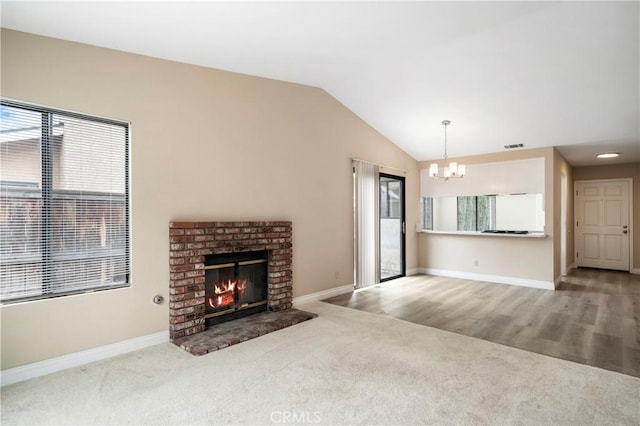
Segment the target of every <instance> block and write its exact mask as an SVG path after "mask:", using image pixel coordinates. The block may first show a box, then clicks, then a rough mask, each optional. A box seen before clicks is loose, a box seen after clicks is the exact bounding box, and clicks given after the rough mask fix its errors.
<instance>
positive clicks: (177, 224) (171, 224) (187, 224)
mask: <svg viewBox="0 0 640 426" xmlns="http://www.w3.org/2000/svg"><path fill="white" fill-rule="evenodd" d="M194 226H195V225H194V223H193V222H169V228H193V227H194Z"/></svg>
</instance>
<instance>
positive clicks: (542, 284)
mask: <svg viewBox="0 0 640 426" xmlns="http://www.w3.org/2000/svg"><path fill="white" fill-rule="evenodd" d="M419 270H420V273H423V274H428V275H438V276H442V277H451V278H462V279H465V280H475V281H487V282H491V283H498V284H509V285H518V286H521V287H533V288H541V289H545V290H555V288H556V287H555V284H554V283H553V282H551V281H540V280H530V279H528V278H516V277H505V276H501V275H488V274H476V273H474V272H461V271H449V270H446V269H433V268H419Z"/></svg>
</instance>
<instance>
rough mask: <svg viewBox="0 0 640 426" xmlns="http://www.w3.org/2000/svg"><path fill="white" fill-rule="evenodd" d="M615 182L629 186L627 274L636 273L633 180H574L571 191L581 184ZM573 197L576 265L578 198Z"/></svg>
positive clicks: (576, 259)
mask: <svg viewBox="0 0 640 426" xmlns="http://www.w3.org/2000/svg"><path fill="white" fill-rule="evenodd" d="M615 181H626V182H627V184H628V185H629V271H628V272H629V273H636V272H635V270H634V268H633V266H634V264H633V235H634V233H633V232H634V230H633V221H634V220H633V219H634V218H633V178H613V179H587V180H574V181H573V190H574V191H577V190H578V189H577V186H578V184H581V183H607V182H615ZM573 194H574V197H573V255H574V259H575V263H576V265H577V264H578V258H577V257H576V253H577V250H578V227H577V226H576V222H577V215H578V196H577V195H576V193H575V192H574V193H573Z"/></svg>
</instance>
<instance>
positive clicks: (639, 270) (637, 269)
mask: <svg viewBox="0 0 640 426" xmlns="http://www.w3.org/2000/svg"><path fill="white" fill-rule="evenodd" d="M629 273H631V274H638V275H640V268H631V269H629Z"/></svg>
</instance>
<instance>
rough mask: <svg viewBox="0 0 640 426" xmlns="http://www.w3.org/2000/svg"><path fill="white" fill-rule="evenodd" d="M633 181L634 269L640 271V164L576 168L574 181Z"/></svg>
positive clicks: (574, 169)
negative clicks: (623, 179) (621, 179)
mask: <svg viewBox="0 0 640 426" xmlns="http://www.w3.org/2000/svg"><path fill="white" fill-rule="evenodd" d="M620 178H631V179H633V230H632V231H633V266H632V268H633V269H636V270H639V269H640V162H637V163H626V164H612V165H607V166H589V167H574V168H573V181H574V182H575V181H579V180H598V179H620Z"/></svg>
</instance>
